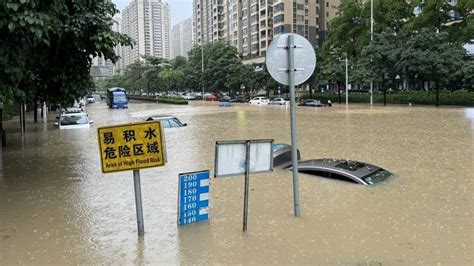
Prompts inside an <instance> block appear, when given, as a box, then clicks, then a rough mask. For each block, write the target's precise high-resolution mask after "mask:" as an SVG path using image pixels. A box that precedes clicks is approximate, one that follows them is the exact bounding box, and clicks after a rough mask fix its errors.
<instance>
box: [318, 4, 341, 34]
mask: <svg viewBox="0 0 474 266" xmlns="http://www.w3.org/2000/svg"><path fill="white" fill-rule="evenodd" d="M316 2H318V7H317V12H318V14H319V18H318V25H319V41H320V43H323V42H324V41H325V40H326V38H327V36H328V33H329V22H330V21H331V19H333V18H335V17H336V15H337V11H338V8H339V5H340V4H341V0H316Z"/></svg>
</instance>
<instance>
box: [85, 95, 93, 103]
mask: <svg viewBox="0 0 474 266" xmlns="http://www.w3.org/2000/svg"><path fill="white" fill-rule="evenodd" d="M86 100H87V103H95V98H94V96H92V95H87V97H86Z"/></svg>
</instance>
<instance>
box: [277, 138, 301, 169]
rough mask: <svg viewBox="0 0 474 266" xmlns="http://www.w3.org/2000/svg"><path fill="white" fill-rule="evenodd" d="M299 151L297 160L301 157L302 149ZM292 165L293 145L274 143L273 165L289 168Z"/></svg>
mask: <svg viewBox="0 0 474 266" xmlns="http://www.w3.org/2000/svg"><path fill="white" fill-rule="evenodd" d="M296 151H297V156H296V157H297V160H300V159H301V155H300V150H296ZM291 165H292V158H291V145H288V144H284V143H277V144H273V166H274V167H280V168H287V167H289V166H291Z"/></svg>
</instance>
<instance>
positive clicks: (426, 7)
mask: <svg viewBox="0 0 474 266" xmlns="http://www.w3.org/2000/svg"><path fill="white" fill-rule="evenodd" d="M415 6H419V7H420V8H421V13H420V14H419V15H418V16H416V17H415V16H414V15H413V14H410V16H409V17H407V20H408V22H407V23H406V26H405V30H406V31H408V32H415V33H416V31H418V30H420V29H422V28H428V29H431V30H433V31H438V32H447V33H448V36H449V37H448V40H449V41H450V42H461V43H466V42H468V41H469V40H470V39H471V38H472V37H473V36H474V35H473V33H474V17H473V14H472V10H473V8H474V3H473V1H472V0H459V1H458V3H457V5H455V6H454V7H453V6H451V5H449V3H448V1H446V0H430V1H413V2H412V3H411V9H412V10H413V8H414V7H415ZM451 11H454V12H456V13H455V14H456V17H454V18H451V17H450V15H449V14H450V12H451Z"/></svg>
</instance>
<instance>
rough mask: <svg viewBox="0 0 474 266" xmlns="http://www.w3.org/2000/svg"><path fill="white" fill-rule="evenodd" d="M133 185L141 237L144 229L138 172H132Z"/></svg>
mask: <svg viewBox="0 0 474 266" xmlns="http://www.w3.org/2000/svg"><path fill="white" fill-rule="evenodd" d="M133 184H134V186H135V206H136V209H137V226H138V235H139V236H142V235H144V234H145V227H144V225H143V208H142V189H141V185H140V170H133Z"/></svg>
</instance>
